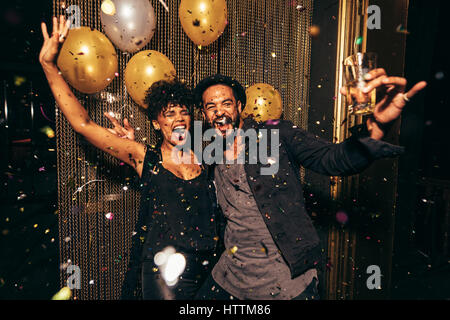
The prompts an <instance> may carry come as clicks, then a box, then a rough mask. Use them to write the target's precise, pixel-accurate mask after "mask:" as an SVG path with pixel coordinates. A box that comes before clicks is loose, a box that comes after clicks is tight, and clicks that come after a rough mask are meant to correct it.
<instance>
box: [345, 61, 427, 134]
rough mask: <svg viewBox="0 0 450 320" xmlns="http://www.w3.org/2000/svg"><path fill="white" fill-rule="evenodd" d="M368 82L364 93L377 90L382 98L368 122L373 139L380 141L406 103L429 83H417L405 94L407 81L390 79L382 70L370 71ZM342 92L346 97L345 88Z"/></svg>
mask: <svg viewBox="0 0 450 320" xmlns="http://www.w3.org/2000/svg"><path fill="white" fill-rule="evenodd" d="M366 80H367V81H368V83H367V84H366V87H365V88H364V89H362V92H363V93H365V94H368V93H370V92H371V91H372V90H377V91H378V92H377V97H380V99H377V100H378V102H377V104H376V105H375V109H374V111H373V118H372V119H370V118H369V119H368V120H367V128H368V130H369V131H370V132H371V137H372V138H374V139H377V140H380V139H381V138H382V137H383V136H384V133H385V132H384V130H385V129H384V128H385V127H386V125H387V124H389V123H391V122H392V121H394V120H396V119H397V118H398V117H399V116H400V114H401V113H402V111H403V108H404V107H405V105H406V102H407V101H408V100H409V99H411V98H412V97H414V96H415V95H416V94H417V93H418V92H420V91H421V90H422V89H424V88H425V87H426V85H427V83H426V82H425V81H421V82H419V83H416V84H415V85H414V86H413V87H412V88H411V90H409V91H408V92H407V93H405V87H406V79H405V78H401V77H388V76H387V75H386V71H385V70H384V69H382V68H379V69H375V70H372V71H370V72H369V73H368V74H367V75H366ZM340 91H341V93H342V94H343V95H346V90H345V88H341V90H340Z"/></svg>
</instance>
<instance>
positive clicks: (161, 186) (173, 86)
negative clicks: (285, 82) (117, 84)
mask: <svg viewBox="0 0 450 320" xmlns="http://www.w3.org/2000/svg"><path fill="white" fill-rule="evenodd" d="M68 30H69V25H68V24H67V23H66V22H65V19H64V17H63V16H61V17H60V20H59V23H58V19H57V18H56V17H54V18H53V33H52V35H51V37H50V36H49V35H48V32H47V28H46V25H45V23H42V34H43V36H44V44H43V46H42V49H41V53H40V55H39V61H40V63H41V65H42V68H43V70H44V73H45V75H46V77H47V80H48V82H49V85H50V88H51V90H52V92H53V95H54V97H55V99H56V102H57V104H58V106H59V108H60V110H61V111H62V112H63V114H64V116H65V117H66V119H67V120H68V121H69V123H70V125H71V126H72V128H73V129H74V130H75V131H76V132H77V133H79V134H81V135H83V136H84V137H85V138H86V139H87V140H88V141H89V142H90V143H92V144H93V145H94V146H95V147H97V148H99V149H101V150H103V151H105V152H107V153H109V154H111V155H112V156H114V157H116V158H118V159H120V160H121V161H123V162H125V163H127V164H129V165H130V166H132V167H133V168H134V169H135V170H136V172H137V174H138V175H139V177H140V178H141V185H142V186H143V190H142V194H141V199H142V203H141V210H140V213H139V217H138V223H137V225H136V228H135V232H134V236H133V245H132V250H131V255H130V265H129V269H128V272H127V275H126V277H125V281H124V285H123V288H122V298H137V297H142V298H143V299H191V298H193V297H194V296H195V293H196V291H197V289H199V288H200V286H201V285H202V282H203V280H204V279H205V278H206V276H207V275H208V274H209V272H210V270H211V268H212V266H213V265H214V263H215V256H216V255H215V249H216V247H217V244H218V241H217V240H218V238H219V237H218V233H217V230H218V229H217V228H216V226H218V224H217V223H216V216H218V215H217V211H216V210H217V206H216V201H215V190H214V189H213V184H212V183H211V180H210V179H209V177H208V174H207V172H206V170H205V169H203V168H202V166H200V165H198V164H197V161H195V159H196V158H195V155H194V153H193V152H190V154H187V155H186V154H184V155H179V152H180V151H178V149H176V148H175V147H176V146H178V145H182V144H184V143H185V142H186V140H187V139H188V137H189V135H188V134H187V133H188V132H189V130H190V127H191V109H192V107H193V103H194V99H193V96H192V93H191V90H190V89H189V88H187V87H186V85H184V84H183V83H181V82H180V81H178V80H174V81H171V82H166V81H160V82H157V83H155V84H154V85H152V87H151V88H150V89H149V91H148V93H147V96H146V103H147V104H148V109H147V110H148V113H149V117H150V120H151V122H152V125H153V127H154V129H155V130H157V132H158V133H159V136H160V142H159V143H158V145H157V147H156V148H153V149H152V148H150V147H148V146H145V145H143V144H141V143H138V142H136V141H133V140H131V139H123V138H122V137H120V134H112V133H111V129H107V128H103V127H101V126H99V125H97V124H96V123H94V122H93V121H91V119H90V118H89V115H88V113H87V111H86V110H85V109H84V107H83V106H82V105H81V104H80V102H79V101H78V100H77V99H76V97H75V96H74V94H73V93H72V91H71V89H70V87H69V86H68V85H67V83H66V82H65V80H64V79H63V77H62V76H61V75H60V74H59V72H58V68H57V66H56V64H55V60H56V58H57V55H58V52H59V47H60V45H61V44H62V43H63V42H64V38H65V36H66V35H67V33H68ZM127 124H128V123H127V122H126V123H125V125H127ZM113 132H114V131H113ZM114 133H118V132H114ZM174 149H175V150H176V151H175V152H174ZM177 157H189V158H190V159H191V161H190V162H189V163H185V162H186V161H183V163H179V159H177ZM168 250H172V253H173V251H177V252H178V253H181V254H182V257H184V258H185V259H186V266H185V268H184V272H183V273H182V274H181V277H178V282H177V283H176V284H174V283H173V282H172V283H168V282H167V280H168V279H166V278H167V277H166V278H164V275H165V273H164V272H163V271H164V270H167V268H168V266H165V264H162V265H161V263H163V262H164V261H162V260H164V259H161V257H162V256H163V257H164V254H166V256H165V257H166V258H167V251H168ZM161 252H164V254H159V255H158V259H157V260H159V261H157V262H159V263H158V265H156V264H155V261H154V260H155V256H157V254H158V253H161ZM177 257H180V256H179V255H178V256H177ZM166 260H167V259H166ZM177 266H179V263H178V265H177ZM164 268H165V269H164ZM162 269H164V270H162ZM166 273H167V272H166ZM170 280H174V279H170ZM139 282H140V284H141V285H140V286H139V285H138V283H139ZM140 291H142V293H140Z"/></svg>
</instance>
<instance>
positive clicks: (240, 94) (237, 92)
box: [194, 74, 247, 108]
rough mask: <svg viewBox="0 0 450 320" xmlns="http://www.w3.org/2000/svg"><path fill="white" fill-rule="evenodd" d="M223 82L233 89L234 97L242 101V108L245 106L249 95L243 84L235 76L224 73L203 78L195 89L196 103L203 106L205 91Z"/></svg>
mask: <svg viewBox="0 0 450 320" xmlns="http://www.w3.org/2000/svg"><path fill="white" fill-rule="evenodd" d="M217 84H222V85H225V86H228V87H230V88H231V89H232V90H233V95H234V98H235V99H236V102H238V101H240V102H241V104H242V108H244V107H245V104H246V102H247V97H246V95H245V90H244V88H243V87H242V85H241V84H240V83H239V81H237V80H236V79H234V78H231V77H228V76H224V75H222V74H216V75H213V76H210V77H207V78H205V79H203V80H201V81H200V82H199V83H198V84H197V86H196V87H195V89H194V96H195V101H196V104H197V105H198V106H199V107H201V108H203V93H204V92H205V91H206V89H208V88H209V87H211V86H214V85H217Z"/></svg>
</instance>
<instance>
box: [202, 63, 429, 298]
mask: <svg viewBox="0 0 450 320" xmlns="http://www.w3.org/2000/svg"><path fill="white" fill-rule="evenodd" d="M367 79H368V80H369V82H368V84H367V86H366V88H365V89H364V90H365V92H366V93H368V92H370V91H371V90H375V89H378V90H381V91H383V93H384V96H382V98H381V99H380V102H379V103H378V104H377V105H376V108H375V111H374V114H373V117H371V118H369V119H368V120H367V123H366V124H365V125H363V126H360V128H358V130H356V131H355V132H354V133H353V135H352V137H351V138H349V139H347V140H346V141H344V142H342V143H340V144H332V143H329V142H328V141H325V140H321V139H318V138H316V137H315V136H313V135H312V134H309V133H307V132H306V131H304V130H302V129H300V128H297V127H295V126H293V125H292V123H290V122H289V121H283V120H281V121H267V122H265V123H256V122H255V121H253V120H252V119H246V120H242V119H241V118H240V113H241V112H242V110H243V108H244V106H245V103H246V97H245V91H244V89H243V88H242V86H241V85H240V84H239V82H237V81H236V80H234V79H231V78H229V77H226V76H223V75H215V76H212V77H208V78H206V79H204V80H202V81H201V82H200V83H199V84H198V85H197V87H196V89H195V92H196V96H197V100H198V102H199V103H200V104H201V108H202V113H203V116H204V118H205V119H206V121H207V123H208V124H209V126H211V127H212V128H215V130H216V132H217V134H218V135H221V136H222V137H223V138H226V137H229V135H232V134H235V131H236V130H235V129H241V130H242V132H245V131H246V130H250V129H254V130H259V131H261V130H262V129H267V130H276V132H277V133H278V139H279V142H280V143H279V148H280V149H279V155H278V156H277V159H275V160H274V161H277V162H278V163H277V165H278V171H277V172H276V173H275V174H273V175H263V174H261V170H262V169H263V167H264V164H263V163H261V162H258V163H256V164H252V163H249V161H248V160H246V162H245V163H244V164H242V163H239V161H236V159H239V158H238V156H239V155H241V156H242V154H243V153H245V155H247V154H248V153H249V146H248V144H247V143H245V140H244V139H242V136H241V135H240V134H237V135H236V136H235V137H234V139H233V140H232V143H229V144H227V145H226V146H225V148H224V160H225V161H227V162H226V163H229V162H230V161H233V160H234V163H233V164H216V165H215V168H214V179H215V183H216V187H217V199H218V202H219V205H220V206H221V208H222V211H223V212H224V215H225V216H226V218H227V225H226V228H225V232H224V243H225V247H226V250H225V252H224V253H223V254H222V256H221V257H220V259H219V261H218V263H217V264H216V265H215V267H214V269H213V271H212V274H211V276H210V277H209V279H208V280H207V281H206V282H205V285H204V286H203V287H202V289H200V291H199V293H198V294H197V298H198V299H207V300H211V299H217V300H224V299H234V298H237V299H258V300H262V299H283V300H287V299H317V298H318V292H317V282H318V281H317V270H316V265H317V264H318V261H319V260H320V256H321V252H320V248H319V238H318V236H317V233H316V231H315V229H314V226H313V225H312V222H311V220H310V218H309V216H308V215H307V213H306V210H305V205H304V203H305V201H304V198H303V192H302V186H301V183H300V177H299V168H300V166H303V167H305V168H307V169H311V170H313V171H316V172H318V173H322V174H326V175H332V176H335V175H341V176H342V175H351V174H355V173H358V172H361V171H362V170H363V169H365V168H367V167H368V166H369V165H370V163H371V162H372V161H373V160H375V159H379V158H383V157H393V156H397V155H399V154H400V153H402V152H403V148H402V147H398V146H394V145H391V144H388V143H386V142H382V141H381V139H382V138H383V136H384V134H385V130H386V128H388V127H389V124H390V123H392V121H394V120H395V119H397V118H398V117H399V116H400V114H401V111H402V108H403V107H404V106H405V104H406V102H407V101H408V100H409V99H410V98H412V97H413V96H414V95H415V94H416V93H417V92H419V91H420V90H422V89H423V88H424V87H425V86H426V83H425V82H420V83H418V84H416V85H415V86H414V87H413V88H412V89H411V90H410V91H409V92H408V93H406V94H405V93H404V90H405V86H406V79H404V78H399V77H388V76H387V75H386V73H385V71H384V70H383V69H376V70H373V71H372V72H371V73H370V75H369V77H368V78H367ZM341 93H342V94H346V93H345V91H344V90H341Z"/></svg>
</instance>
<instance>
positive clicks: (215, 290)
mask: <svg viewBox="0 0 450 320" xmlns="http://www.w3.org/2000/svg"><path fill="white" fill-rule="evenodd" d="M318 282H319V281H318V280H317V278H313V280H312V281H311V283H310V284H309V285H308V286H307V287H306V288H305V290H304V291H303V292H302V293H300V294H299V295H298V296H296V297H295V298H293V299H292V300H319V299H320V297H319V290H318V288H317V284H318ZM195 300H238V299H237V298H236V297H233V296H232V295H231V294H229V293H228V292H227V291H225V289H223V288H222V287H221V286H220V285H219V284H217V282H216V281H214V278H213V277H212V276H211V275H209V276H208V278H207V279H206V280H205V282H204V283H203V286H202V287H201V288H200V290H199V291H198V292H197V295H196V296H195Z"/></svg>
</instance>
